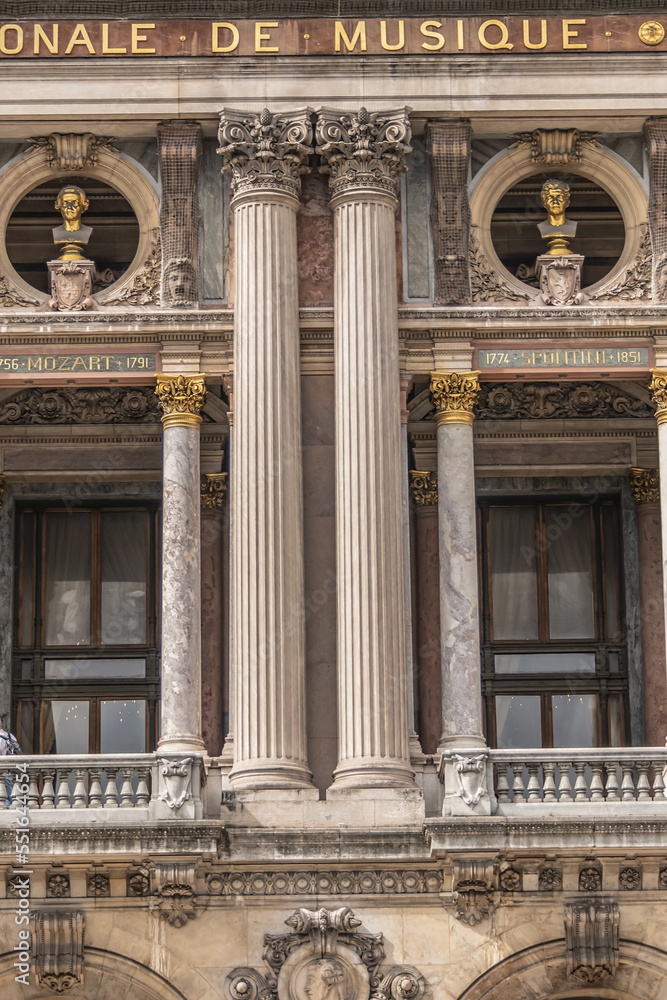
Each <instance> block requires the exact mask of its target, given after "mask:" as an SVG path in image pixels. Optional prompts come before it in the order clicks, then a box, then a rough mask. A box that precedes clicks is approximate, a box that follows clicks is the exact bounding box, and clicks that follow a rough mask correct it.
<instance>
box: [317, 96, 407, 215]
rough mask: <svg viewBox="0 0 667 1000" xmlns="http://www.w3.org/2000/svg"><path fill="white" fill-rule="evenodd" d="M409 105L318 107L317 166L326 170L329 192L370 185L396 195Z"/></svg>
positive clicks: (404, 150) (402, 168)
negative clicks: (320, 163)
mask: <svg viewBox="0 0 667 1000" xmlns="http://www.w3.org/2000/svg"><path fill="white" fill-rule="evenodd" d="M409 111H410V108H407V107H404V108H394V109H392V110H391V111H374V112H370V111H367V110H366V108H361V109H360V110H359V112H358V114H354V113H352V112H347V111H337V110H335V109H333V108H322V109H321V111H320V112H319V114H318V118H317V131H316V139H317V152H318V153H319V154H320V155H321V156H322V157H323V158H324V160H325V164H324V166H322V167H321V168H320V169H321V170H322V171H323V172H325V173H329V174H330V181H329V186H330V189H331V196H332V197H335V196H336V195H337V194H342V193H343V192H346V191H348V190H350V189H354V188H374V189H375V190H379V191H382V192H385V193H387V194H390V195H394V196H395V195H396V184H397V180H398V175H399V173H400V172H401V171H403V170H406V169H407V167H406V166H405V165H404V163H403V158H404V156H405V155H406V153H409V152H410V151H411V148H412V147H411V146H410V137H411V134H412V132H411V129H410V122H409V120H408V112H409Z"/></svg>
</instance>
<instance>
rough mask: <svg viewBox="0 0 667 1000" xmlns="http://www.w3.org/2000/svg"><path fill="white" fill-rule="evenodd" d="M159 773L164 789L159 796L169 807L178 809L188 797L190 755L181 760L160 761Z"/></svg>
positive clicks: (190, 772)
mask: <svg viewBox="0 0 667 1000" xmlns="http://www.w3.org/2000/svg"><path fill="white" fill-rule="evenodd" d="M160 775H161V777H162V781H163V783H164V790H163V791H162V792H161V793H160V795H159V798H160V799H161V800H162V802H166V803H167V805H168V806H169V808H170V809H174V810H178V809H180V808H181V806H182V805H183V803H184V802H186V801H187V800H188V799H189V798H190V779H191V777H192V757H185V758H184V759H183V760H166V759H164V758H163V759H162V760H161V761H160Z"/></svg>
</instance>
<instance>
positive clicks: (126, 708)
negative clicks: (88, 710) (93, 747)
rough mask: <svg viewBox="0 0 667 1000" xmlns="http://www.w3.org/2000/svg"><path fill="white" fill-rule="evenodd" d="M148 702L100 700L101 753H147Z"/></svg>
mask: <svg viewBox="0 0 667 1000" xmlns="http://www.w3.org/2000/svg"><path fill="white" fill-rule="evenodd" d="M145 751H146V702H145V701H141V700H137V699H135V700H131V699H129V698H128V699H123V700H120V699H118V700H117V701H102V702H100V753H145Z"/></svg>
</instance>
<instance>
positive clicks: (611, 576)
mask: <svg viewBox="0 0 667 1000" xmlns="http://www.w3.org/2000/svg"><path fill="white" fill-rule="evenodd" d="M602 532H603V536H602V537H603V548H602V552H603V558H604V596H605V615H606V619H607V638H608V639H612V640H618V639H620V638H621V613H620V608H619V586H618V581H619V576H620V572H621V564H620V555H619V552H618V534H617V531H616V511H615V509H614V508H613V507H612V506H611V505H610V504H605V505H604V506H603V507H602Z"/></svg>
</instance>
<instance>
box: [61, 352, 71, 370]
mask: <svg viewBox="0 0 667 1000" xmlns="http://www.w3.org/2000/svg"><path fill="white" fill-rule="evenodd" d="M70 360H71V358H70V357H69V356H68V355H67V354H65V355H63V354H61V355H60V357H59V358H58V361H60V364H59V365H58V371H59V372H69V371H71V370H72V369H71V368H68V367H67V362H68V361H70Z"/></svg>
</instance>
